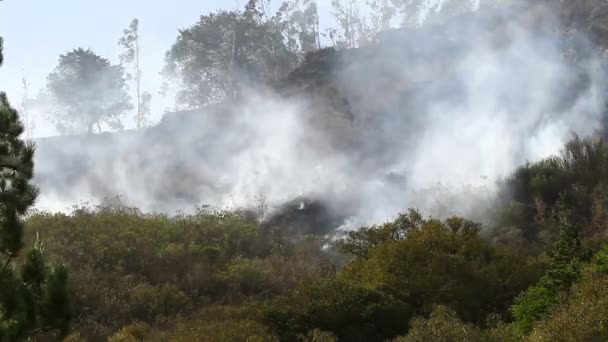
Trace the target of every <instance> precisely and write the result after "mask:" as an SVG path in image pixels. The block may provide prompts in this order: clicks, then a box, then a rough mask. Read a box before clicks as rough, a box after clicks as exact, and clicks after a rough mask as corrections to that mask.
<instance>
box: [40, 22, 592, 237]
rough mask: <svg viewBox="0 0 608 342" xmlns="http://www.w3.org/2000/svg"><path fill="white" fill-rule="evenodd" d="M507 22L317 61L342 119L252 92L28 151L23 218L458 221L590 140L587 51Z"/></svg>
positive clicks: (404, 38)
mask: <svg viewBox="0 0 608 342" xmlns="http://www.w3.org/2000/svg"><path fill="white" fill-rule="evenodd" d="M520 13H527V12H525V11H521V12H506V11H499V12H496V11H493V12H491V13H489V14H488V15H487V16H486V17H485V18H479V17H473V16H463V17H459V18H454V19H452V20H451V21H450V23H448V24H447V25H446V26H443V25H442V26H436V27H426V28H424V29H422V30H411V31H397V32H393V33H391V34H386V35H385V36H384V37H383V38H382V40H381V43H380V44H379V45H378V46H373V47H370V48H364V49H361V50H359V51H346V52H343V53H337V54H335V55H334V54H331V53H328V54H327V55H328V56H331V58H332V61H333V62H334V63H335V64H332V65H333V66H332V68H331V72H333V73H334V74H332V76H331V77H330V78H331V81H329V84H331V87H333V88H335V89H338V90H339V92H340V93H341V94H342V96H344V97H345V98H346V99H347V100H348V106H349V107H350V109H351V112H352V113H351V114H352V117H349V116H348V115H344V113H342V115H340V116H339V115H337V114H336V113H335V111H334V110H333V109H332V107H330V106H326V105H319V104H318V101H319V100H318V96H317V97H314V96H313V97H311V96H306V95H302V96H297V97H285V96H281V95H278V94H275V93H274V92H271V91H259V90H258V91H255V92H254V91H251V92H250V95H248V96H247V100H246V101H242V102H240V103H238V104H233V105H230V106H226V107H229V109H226V108H223V107H222V108H219V109H218V108H211V109H208V110H206V111H203V112H202V113H198V114H197V113H191V114H182V115H183V117H180V116H179V114H174V115H173V116H170V117H168V119H167V120H165V122H164V123H163V124H162V125H161V126H160V127H158V128H155V129H151V130H150V131H148V132H139V133H134V132H131V133H129V132H125V133H119V134H116V135H114V136H109V135H106V136H98V137H94V138H86V137H80V138H65V139H64V140H62V139H55V140H53V139H50V140H41V141H39V143H38V146H39V148H38V153H37V165H36V166H37V170H38V179H39V181H40V183H41V190H42V197H41V199H40V201H39V206H40V207H42V208H44V207H47V208H49V207H50V208H52V209H65V208H66V206H67V204H71V203H77V202H79V201H82V200H99V199H100V198H102V197H103V196H112V195H122V196H123V198H124V199H125V200H126V201H127V203H129V204H132V205H135V206H138V207H141V208H143V209H145V210H162V211H173V210H178V209H187V208H189V207H192V206H194V205H203V204H209V205H212V206H215V207H218V208H224V207H251V206H256V205H257V204H258V202H264V203H267V204H268V205H269V210H270V211H272V208H273V207H276V206H277V205H279V204H281V203H284V202H285V201H289V200H292V199H294V198H297V197H311V198H316V199H320V200H323V201H325V202H326V203H328V205H329V206H330V207H331V209H332V210H333V211H335V212H338V213H339V214H340V215H342V216H343V217H344V218H345V221H344V227H345V228H348V227H354V226H358V225H360V224H367V223H378V222H381V221H384V220H387V219H390V218H392V217H393V216H394V215H396V214H397V213H398V212H400V211H403V210H405V209H407V208H408V207H416V208H419V209H421V210H423V211H424V212H425V213H429V214H437V215H447V214H454V213H462V214H467V213H470V212H471V211H474V210H475V209H476V208H478V207H479V205H480V204H483V203H488V202H489V201H490V200H491V198H492V194H493V191H494V188H495V185H494V181H495V180H496V179H498V178H500V177H503V176H506V175H508V174H509V173H510V172H512V171H513V170H514V169H515V168H516V167H517V166H519V165H521V164H523V163H525V162H527V161H535V160H538V159H540V158H543V157H546V156H549V155H551V154H555V153H557V152H558V151H559V149H560V148H561V146H562V144H563V143H564V142H565V141H566V140H567V139H569V137H571V134H572V133H577V134H579V135H583V136H585V135H589V134H593V133H594V132H596V131H597V130H598V129H599V128H600V127H601V119H602V114H603V113H602V111H603V105H604V89H603V85H602V80H601V79H602V77H603V72H602V60H601V59H600V58H599V57H596V56H597V54H596V53H595V52H594V47H592V45H591V44H590V43H589V42H588V41H587V39H586V38H585V37H584V36H581V35H577V34H570V35H564V34H562V33H561V32H559V31H558V30H557V29H556V28H557V27H559V25H558V23H557V22H556V21H555V20H554V18H553V17H551V16H549V15H547V16H545V17H543V18H541V19H538V18H535V17H533V16H528V17H527V16H525V15H520ZM572 52H573V53H572ZM327 58H330V57H327ZM313 67H314V66H313ZM324 72H325V71H322V72H321V73H324ZM326 76H327V75H326ZM328 89H329V88H328ZM323 91H325V90H323V89H322V90H321V92H323ZM193 116H194V117H196V119H185V118H186V117H193ZM261 199H263V200H261Z"/></svg>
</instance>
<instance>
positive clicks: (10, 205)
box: [0, 50, 71, 341]
mask: <svg viewBox="0 0 608 342" xmlns="http://www.w3.org/2000/svg"><path fill="white" fill-rule="evenodd" d="M0 56H1V50H0ZM0 60H2V58H1V57H0ZM23 133H24V127H23V125H22V123H21V122H20V120H19V114H18V112H17V111H16V110H15V109H13V108H12V107H11V106H10V104H9V102H8V99H7V97H6V94H4V93H0V137H1V139H0V168H1V169H0V257H1V258H2V263H1V265H0V267H1V268H0V312H1V313H2V314H1V315H0V340H1V341H21V340H25V339H28V338H29V337H31V336H33V335H37V334H41V333H50V332H53V333H58V334H59V335H64V334H66V333H67V332H68V329H69V321H70V317H71V313H70V306H69V300H68V293H67V271H66V269H65V268H63V267H56V268H52V267H50V266H48V265H46V264H45V262H44V258H43V247H42V244H41V243H40V241H37V243H36V244H35V246H34V249H33V250H31V251H30V252H29V253H28V254H27V257H26V258H25V260H24V261H22V262H20V264H21V271H20V272H19V271H18V267H17V262H16V259H17V257H18V256H19V254H20V252H21V250H22V248H23V245H24V241H23V222H22V217H23V215H24V214H25V212H26V211H27V210H28V208H30V207H31V206H32V204H33V203H34V201H35V199H36V196H37V194H38V190H37V189H36V187H35V186H34V185H33V184H32V178H33V176H34V162H33V157H34V145H32V144H31V143H26V142H24V141H23V140H21V139H20V136H21V135H22V134H23Z"/></svg>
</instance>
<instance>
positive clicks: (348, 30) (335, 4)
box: [328, 0, 366, 49]
mask: <svg viewBox="0 0 608 342" xmlns="http://www.w3.org/2000/svg"><path fill="white" fill-rule="evenodd" d="M331 6H332V8H333V12H332V14H333V16H334V18H335V19H336V21H337V22H338V24H339V25H340V30H337V29H335V28H331V29H329V30H328V35H329V38H330V39H331V40H332V41H333V43H334V45H335V46H336V47H338V48H343V49H348V48H356V47H358V46H359V44H360V43H361V41H362V40H364V37H365V31H366V29H365V22H364V20H363V19H362V18H361V16H360V15H359V4H358V1H357V0H332V1H331Z"/></svg>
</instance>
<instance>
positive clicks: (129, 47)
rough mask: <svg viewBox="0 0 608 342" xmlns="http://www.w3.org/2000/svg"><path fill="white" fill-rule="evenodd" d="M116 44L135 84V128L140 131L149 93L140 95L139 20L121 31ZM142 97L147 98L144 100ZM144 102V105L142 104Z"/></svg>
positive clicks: (122, 61)
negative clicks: (121, 34) (131, 70)
mask: <svg viewBox="0 0 608 342" xmlns="http://www.w3.org/2000/svg"><path fill="white" fill-rule="evenodd" d="M118 44H119V45H120V46H122V47H123V48H124V51H123V53H122V54H121V55H120V61H121V63H123V64H127V65H131V68H132V69H133V73H132V74H131V73H127V76H128V77H129V78H130V79H133V81H134V82H135V91H136V103H137V106H136V116H135V119H136V121H137V128H138V129H140V128H141V127H142V126H144V125H145V121H147V117H146V114H147V113H146V112H145V109H149V101H150V93H147V92H146V93H145V94H142V93H141V68H140V64H139V20H138V19H137V18H135V19H133V20H132V21H131V23H130V24H129V27H128V28H127V29H125V30H124V31H123V37H122V38H120V40H119V41H118ZM144 96H147V97H146V98H144ZM144 101H146V103H144Z"/></svg>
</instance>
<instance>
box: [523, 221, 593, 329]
mask: <svg viewBox="0 0 608 342" xmlns="http://www.w3.org/2000/svg"><path fill="white" fill-rule="evenodd" d="M549 256H550V259H551V264H550V267H549V269H548V270H547V272H546V274H545V276H544V277H543V278H542V279H541V280H540V282H539V283H538V284H537V285H535V286H533V287H531V288H529V289H528V290H526V291H525V292H523V293H522V294H521V295H520V296H519V297H518V298H517V299H516V303H515V304H514V305H513V307H512V312H513V316H514V317H515V322H514V325H515V328H516V329H517V331H518V332H519V333H520V334H522V335H527V334H529V333H530V332H531V331H532V329H533V327H534V324H535V323H536V322H538V321H541V320H543V319H545V318H547V317H548V316H549V315H550V313H551V310H552V309H553V308H554V307H555V306H556V305H557V304H559V303H560V300H561V297H562V296H563V295H564V294H565V293H566V292H567V291H568V290H569V288H570V286H571V285H572V284H573V283H574V282H575V281H576V279H577V278H578V275H579V272H580V268H581V261H582V260H581V259H582V256H583V253H582V248H581V244H580V240H579V237H578V234H577V232H576V230H575V229H574V228H573V227H572V226H571V225H569V224H567V223H563V224H562V228H561V232H560V238H559V240H558V241H557V243H556V244H555V246H554V247H553V249H552V250H551V251H550V253H549Z"/></svg>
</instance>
